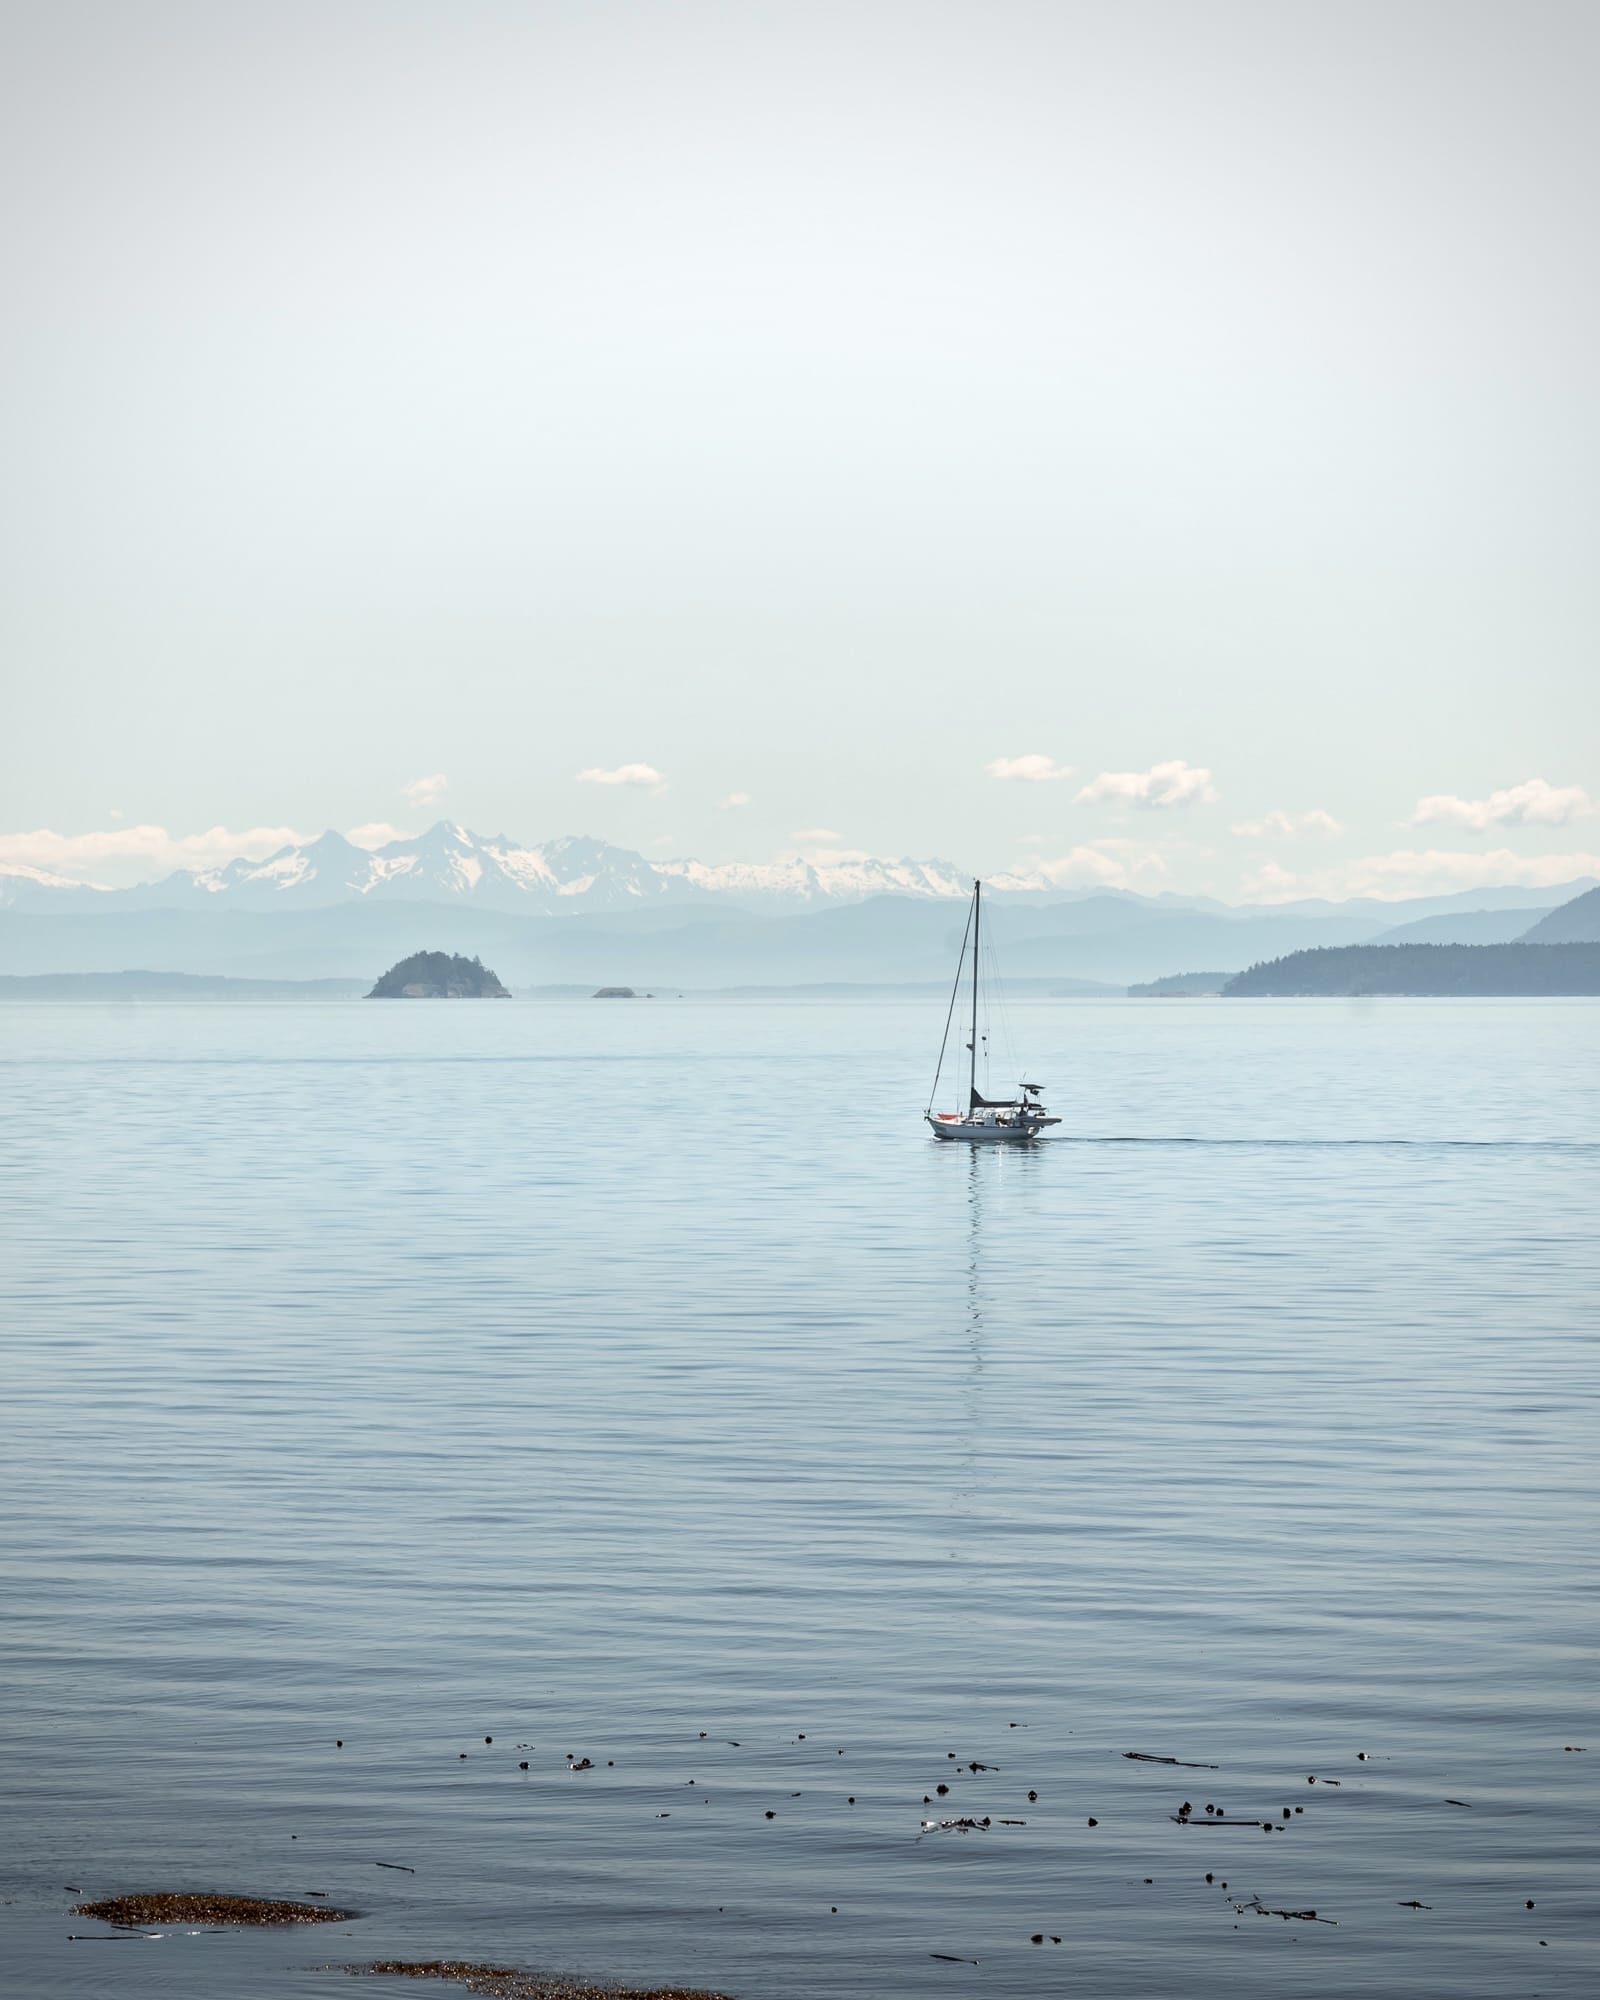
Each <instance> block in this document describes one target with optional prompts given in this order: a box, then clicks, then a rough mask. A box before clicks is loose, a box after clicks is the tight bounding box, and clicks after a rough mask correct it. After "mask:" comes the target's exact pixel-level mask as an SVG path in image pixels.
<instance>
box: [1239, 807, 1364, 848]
mask: <svg viewBox="0 0 1600 2000" xmlns="http://www.w3.org/2000/svg"><path fill="white" fill-rule="evenodd" d="M1232 831H1233V832H1234V833H1236V834H1238V836H1239V838H1240V839H1241V840H1298V839H1299V838H1300V837H1301V835H1302V834H1308V833H1320V834H1324V835H1326V837H1327V838H1328V839H1329V840H1332V839H1334V838H1335V837H1336V836H1337V835H1339V834H1341V833H1343V832H1344V828H1343V827H1342V826H1341V825H1340V824H1339V822H1338V821H1337V820H1336V819H1335V818H1334V816H1333V814H1332V813H1331V812H1324V811H1323V810H1322V808H1321V806H1313V807H1312V808H1311V810H1310V811H1309V812H1303V813H1287V812H1278V811H1276V810H1274V811H1272V812H1269V813H1265V814H1263V816H1262V817H1261V818H1260V819H1242V820H1240V822H1239V824H1238V825H1237V826H1236V827H1234V828H1233V829H1232Z"/></svg>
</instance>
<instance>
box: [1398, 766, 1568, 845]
mask: <svg viewBox="0 0 1600 2000" xmlns="http://www.w3.org/2000/svg"><path fill="white" fill-rule="evenodd" d="M1597 810H1600V807H1597V806H1596V804H1595V801H1594V800H1593V799H1592V798H1591V797H1590V796H1589V794H1588V793H1587V792H1586V791H1585V790H1584V788H1583V786H1582V785H1551V784H1547V783H1546V782H1545V780H1544V779H1543V778H1528V779H1526V780H1525V781H1524V782H1523V783H1522V784H1520V785H1508V786H1507V787H1506V789H1505V790H1504V791H1503V792H1491V793H1490V794H1489V796H1488V797H1487V798H1486V799H1458V798H1456V797H1455V796H1454V795H1453V794H1451V793H1449V792H1435V793H1434V794H1433V795H1432V796H1431V797H1429V798H1425V799H1418V800H1417V803H1416V808H1415V810H1414V811H1413V812H1412V815H1411V817H1410V819H1408V820H1407V821H1406V825H1407V826H1464V827H1467V828H1468V829H1470V831H1471V832H1473V833H1482V832H1484V831H1485V830H1486V829H1487V828H1489V827H1491V826H1565V825H1566V824H1567V822H1568V820H1574V819H1587V818H1588V817H1589V815H1590V814H1591V813H1593V812H1595V811H1597Z"/></svg>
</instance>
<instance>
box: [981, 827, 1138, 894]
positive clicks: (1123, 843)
mask: <svg viewBox="0 0 1600 2000" xmlns="http://www.w3.org/2000/svg"><path fill="white" fill-rule="evenodd" d="M1166 874H1167V863H1166V859H1165V856H1164V855H1163V853H1162V851H1161V847H1160V845H1158V844H1157V843H1155V842H1153V841H1145V840H1115V839H1106V840H1090V841H1083V842H1080V844H1079V845H1078V846H1076V847H1072V848H1069V849H1068V850H1067V852H1066V853H1065V854H1061V855H1058V856H1056V858H1055V859H1054V860H1049V861H1046V860H1030V861H1029V862H1028V864H1027V867H1026V868H1025V869H1020V870H1018V871H1017V872H1015V873H1014V874H1011V875H1008V876H1006V877H1004V878H1003V879H1002V881H1001V883H1000V886H1002V887H1006V888H1023V889H1026V888H1050V889H1066V888H1072V887H1082V886H1084V885H1094V884H1100V885H1101V886H1103V887H1105V888H1108V889H1133V888H1138V887H1147V886H1148V885H1149V884H1150V883H1152V882H1159V881H1162V880H1164V879H1165V877H1166Z"/></svg>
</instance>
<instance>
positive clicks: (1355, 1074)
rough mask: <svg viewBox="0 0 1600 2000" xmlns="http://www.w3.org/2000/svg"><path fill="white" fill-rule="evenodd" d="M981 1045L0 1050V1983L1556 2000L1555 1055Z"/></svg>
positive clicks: (1212, 1012)
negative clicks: (949, 1067) (257, 1915)
mask: <svg viewBox="0 0 1600 2000" xmlns="http://www.w3.org/2000/svg"><path fill="white" fill-rule="evenodd" d="M1013 1012H1014V1025H1015V1026H1016V1028H1017V1030H1018V1031H1019V1035H1020V1039H1021V1040H1022V1041H1023V1042H1024V1043H1025V1044H1026V1047H1027V1048H1028V1050H1029V1051H1030V1052H1031V1061H1032V1065H1033V1072H1034V1074H1036V1075H1038V1076H1042V1077H1043V1078H1044V1079H1045V1081H1046V1082H1047V1083H1048V1085H1049V1086H1050V1088H1049V1091H1048V1101H1049V1102H1050V1104H1051V1106H1052V1108H1053V1109H1055V1110H1057V1111H1060V1112H1062V1113H1063V1114H1064V1116H1065V1120H1066V1122H1065V1123H1064V1125H1063V1126H1062V1127H1061V1128H1060V1132H1061V1136H1059V1137H1057V1138H1055V1139H1053V1140H1052V1141H1050V1142H1048V1143H1045V1144H1041V1145H1039V1146H1037V1147H1035V1148H1033V1149H1031V1150H1028V1151H1025V1152H1020V1153H1010V1154H1007V1153H985V1152H977V1153H974V1152H972V1151H971V1150H969V1149H966V1148H960V1147H954V1146H951V1147H944V1146H940V1145H938V1144H936V1143H935V1142H934V1141H933V1140H932V1139H931V1137H930V1136H929V1135H928V1134H927V1133H926V1130H925V1128H924V1127H923V1126H922V1125H921V1124H920V1122H919V1117H918V1114H919V1112H920V1110H921V1106H922V1103H923V1099H924V1096H925V1093H926V1087H927V1080H928V1072H929V1071H930V1069H931V1067H932V1054H933V1044H934V1042H935V1041H936V1038H937V1034H938V1028H939V1025H940V1016H941V1014H942V1009H941V1008H940V1007H939V1006H938V1005H937V1004H936V1003H928V1004H925V1005H918V1006H907V1005H903V1004H900V1003H898V1002H896V1003H892V1004H891V1003H883V1004H872V1003H854V1004H833V1003H829V1004H826V1005H823V1004H789V1003H773V1004H754V1003H752V1004H739V1005H736V1004H731V1003H729V1004H717V1003H712V1002H700V1003H695V1002H689V1001H684V1002H671V1001H664V1000H663V1001H657V1002H654V1003H647V1004H638V1005H634V1006H626V1005H616V1006H595V1005H593V1004H590V1003H582V1004H572V1005H565V1004H548V1005H540V1004H533V1003H517V1004H511V1005H497V1006H464V1005H463V1006H453V1007H449V1006H447V1007H426V1006H419V1007H404V1006H396V1007H377V1006H373V1007H367V1006H361V1005H355V1004H346V1005H342V1006H341V1005H328V1006H311V1005H307V1006H304V1007H301V1006H281V1007H276V1006H275V1007H245V1006H226V1007H224V1006H214V1007H180V1006H162V1007H145V1008H134V1007H123V1008H117V1007H105V1008H101V1007H88V1006H85V1007H71V1008H69V1007H60V1008H53V1009H50V1008H42V1007H9V1008H6V1009H4V1010H0V1037H3V1041H0V1077H3V1087H4V1107H5V1108H4V1118H3V1121H0V1234H3V1249H4V1291H5V1312H4V1316H3V1320H0V1351H3V1365H4V1382H5V1402H4V1415H3V1425H4V1430H3V1435H0V1459H3V1469H0V1481H3V1489H4V1496H5V1521H6V1532H5V1535H4V1538H3V1548H0V1589H3V1593H4V1603H5V1636H4V1674H5V1688H4V1698H3V1701H0V1739H3V1740H0V1757H3V1769H4V1772H5V1778H6V1788H7V1791H8V1793H9V1803H8V1807H7V1810H6V1813H5V1815H4V1817H3V1820H0V1955H3V1959H4V1962H5V1963H6V1964H7V1966H8V1967H9V1969H10V1971H9V1977H10V1981H11V1985H10V1988H9V1990H14V1991H15V1992H17V1993H18V1994H22V1995H27V1996H29V2000H54V1996H63V1995H78V1994H105V1995H115V1996H130V2000H131V1997H132V1996H140V1995H162V1996H168V1995H170V1996H175V2000H188V1996H194V2000H217V1996H219V1995H223V1994H226V1995H227V1996H229V2000H258V1996H259V2000H269V1996H270V2000H280V1996H281V2000H332V1996H348V1994H349V1992H350V1990H351V1989H350V1987H349V1984H348V1981H347V1980H346V1979H345V1978H344V1977H343V1975H342V1974H341V1973H339V1972H338V1971H337V1970H336V1969H333V1968H336V1967H337V1966H338V1965H339V1964H340V1963H342V1962H347V1961H354V1960H359V1959H363V1958H371V1957H375V1956H406V1957H415V1958H422V1957H438V1956H466V1957H471V1958H475V1959H480V1960H494V1961H497V1962H499V1963H505V1964H512V1963H515V1964H522V1965H526V1966H529V1967H537V1968H567V1969H573V1970H579V1971H584V1972H587V1973H590V1974H593V1975H595V1976H597V1977H601V1978H605V1979H612V1980H621V1981H630V1982H635V1983H646V1982H658V1981H667V1980H670V1981H673V1982H681V1983H693V1984H697V1985H707V1986H714V1987H717V1988H719V1989H722V1990H724V1991H727V1992H730V1993H733V1994H737V1995H740V1996H742V2000H769V1996H770V2000H802V1996H804V2000H823V1997H824V1996H825V1997H826V2000H890V1996H900V1995H904V1996H911V1995H916V1996H918V2000H921V1996H924V1995H927V1994H937V1993H942V1992H948V1993H951V1994H960V1995H963V1996H965V1995H971V1994H984V1995H992V1996H996V2000H999V1996H1011V1995H1015V1996H1019V2000H1020V1996H1043V1995H1046V1994H1051V1995H1053V1994H1057V1993H1062V1992H1071V1993H1081V1994H1084V1995H1088V1996H1105V1997H1106V2000H1119V1997H1120V1996H1139V1997H1140V2000H1145V1996H1157V1995H1161V1996H1167V1995H1174V1994H1180V1993H1181V1994H1183V1995H1185V1996H1188V1997H1189V2000H1223V1996H1236V1995H1241V1994H1244V1995H1251V1996H1269V1995H1270V1996H1274V2000H1279V1996H1293V1997H1294V2000H1299V1996H1305V2000H1313V1996H1314V2000H1334V1996H1340V1997H1341V2000H1343V1997H1344V1996H1349V1995H1352V1994H1363V1995H1407V1996H1412V1995H1415V1996H1433V1995H1437V1996H1441V1997H1442V1996H1450V2000H1463V1996H1465V2000H1480V1996H1481V2000H1506V1996H1513V1995H1517V1996H1520V1995H1574V1996H1575V1995H1579V1994H1584V1995H1587V1994H1591V1993H1593V1992H1594V1991H1596V1990H1597V1989H1600V1950H1597V1946H1596V1935H1597V1927H1596V1916H1597V1903H1600V1883H1597V1878H1596V1868H1595V1859H1596V1853H1597V1850H1600V1825H1597V1818H1596V1812H1595V1807H1596V1791H1597V1780H1600V1717H1597V1714H1596V1705H1597V1696H1600V1673H1597V1671H1596V1656H1595V1653H1594V1651H1593V1645H1594V1640H1595V1637H1596V1620H1595V1588H1594V1586H1595V1551H1596V1548H1597V1546H1600V1521H1597V1511H1600V1510H1597V1507H1596V1480H1595V1472H1594V1466H1595V1455H1596V1440H1597V1426H1596V1416H1597V1406H1600V1368H1597V1351H1596V1329H1595V1297H1596V1286H1595V1277H1596V1270H1595V1254H1594V1244H1595V1218H1596V1216H1597V1214H1600V1034H1597V1028H1600V1007H1597V1005H1596V1003H1593V1002H1586V1001H1567V1002H1561V1001H1552V1002H1537V1001H1522V1002H1510V1001H1508V1002H1496V1001H1463V1002H1453V1003H1430V1002H1422V1001H1414V1002H1397V1001H1387V1002H1326V1003H1319V1002H1287V1001H1278V1002H1270V1001H1267V1002H1243V1001H1239V1002H1221V1001H1193V1002H1186V1003H1166V1004H1162V1003H1156V1002H1105V1003H1101V1002H1073V1003H1065V1002H1063V1003H1054V1004H1049V1005H1046V1004H1029V1005H1023V1006H1018V1007H1016V1008H1014V1010H1013ZM491 1737H492V1738H493V1741H492V1743H491V1742H489V1741H488V1740H486V1739H488V1738H491ZM341 1738H342V1739H343V1747H342V1748H338V1747H336V1743H337V1739H341ZM1567 1745H1586V1746H1588V1747H1587V1749H1586V1750H1582V1749H1568V1748H1566V1747H1564V1746H1567ZM1130 1750H1131V1751H1139V1752H1143V1753H1149V1754H1151V1755H1160V1756H1170V1757H1177V1758H1181V1759H1185V1760H1189V1761H1190V1762H1192V1763H1195V1764H1199V1765H1202V1766H1206V1767H1211V1766H1214V1767H1215V1768H1200V1769H1189V1768H1174V1767H1172V1766H1167V1765H1161V1764H1155V1763H1144V1762H1135V1761H1130V1760H1129V1759H1127V1758H1126V1757H1125V1756H1124V1755H1123V1753H1124V1752H1125V1751H1130ZM1362 1752H1365V1753H1367V1754H1366V1756H1365V1758H1363V1757H1362V1756H1361V1755H1360V1754H1359V1753H1362ZM568 1753H571V1754H572V1755H573V1756H574V1757H577V1758H583V1757H589V1758H591V1759H593V1760H594V1768H592V1769H590V1770H587V1771H583V1772H581V1773H576V1774H575V1773H573V1772H571V1771H569V1770H568V1769H567V1761H568ZM951 1753H953V1755H952V1754H951ZM524 1760H526V1761H527V1763H528V1766H529V1768H528V1770H527V1771H526V1772H523V1771H522V1770H521V1769H519V1765H520V1763H521V1762H522V1761H524ZM973 1763H977V1764H980V1765H984V1766H987V1767H989V1768H986V1769H981V1770H977V1771H973V1770H971V1769H969V1768H967V1767H968V1766H969V1765H970V1764H973ZM1312 1776H1315V1777H1316V1778H1317V1779H1318V1780H1319V1782H1318V1783H1317V1784H1315V1785H1312V1784H1308V1782H1307V1780H1308V1777H1312ZM940 1784H943V1785H948V1786H949V1791H948V1793H946V1794H944V1795H942V1796H941V1795H940V1794H939V1793H937V1792H936V1791H935V1789H934V1788H935V1786H936V1785H940ZM1035 1794H1036V1795H1037V1796H1034V1795H1035ZM925 1797H926V1798H928V1799H930V1800H932V1801H933V1803H932V1804H931V1805H928V1804H924V1799H925ZM1184 1800H1189V1801H1191V1802H1192V1803H1193V1804H1194V1806H1195V1808H1196V1816H1197V1817H1203V1816H1204V1815H1203V1812H1202V1810H1201V1809H1202V1808H1203V1806H1204V1805H1205V1804H1208V1803H1210V1804H1216V1805H1218V1806H1221V1807H1222V1808H1223V1809H1224V1812H1225V1814H1226V1816H1227V1818H1228V1819H1230V1820H1245V1819H1251V1820H1254V1821H1256V1822H1258V1824H1256V1825H1253V1826H1249V1827H1238V1828H1234V1827H1231V1826H1225V1827H1222V1828H1218V1827H1216V1826H1203V1827H1196V1826H1185V1825H1180V1824H1176V1823H1174V1820H1173V1819H1172V1817H1171V1815H1172V1814H1173V1813H1174V1812H1175V1811H1176V1809H1177V1807H1178V1805H1179V1803H1180V1802H1182V1801H1184ZM1286 1807H1287V1808H1288V1809H1289V1813H1290V1817H1289V1819H1288V1821H1287V1822H1285V1821H1284V1820H1283V1819H1282V1813H1283V1810H1284V1808H1286ZM1297 1808H1303V1809H1304V1810H1303V1811H1296V1809H1297ZM769 1815H770V1816H769ZM958 1816H970V1817H974V1818H979V1819H981V1818H982V1817H984V1816H988V1817H989V1819H990V1820H991V1822H993V1823H992V1824H991V1825H990V1826H989V1827H988V1828H987V1830H977V1831H972V1832H961V1831H958V1830H951V1831H935V1832H931V1833H925V1832H922V1831H921V1823H922V1822H923V1821H924V1820H925V1819H930V1818H940V1819H943V1818H954V1817H958ZM1263 1819H1270V1820H1273V1821H1276V1822H1277V1824H1278V1825H1279V1826H1280V1827H1281V1828H1282V1830H1281V1831H1277V1832H1273V1833H1264V1832H1262V1831H1261V1830H1260V1826H1259V1822H1260V1821H1261V1820H1263ZM1001 1821H1016V1822H1021V1824H1000V1822H1001ZM1091 1821H1097V1822H1098V1824H1091V1823H1090V1822H1091ZM378 1862H388V1863H392V1864H400V1866H397V1867H391V1868H379V1867H377V1866H376V1865H375V1864H376V1863H378ZM402 1867H403V1868H406V1869H410V1870H413V1871H414V1872H412V1873H405V1872H401V1868H402ZM1208 1871H1209V1873H1210V1874H1211V1876H1212V1877H1213V1878H1214V1879H1213V1880H1211V1881H1209V1882H1208V1880H1207V1874H1208ZM1224 1882H1226V1884H1227V1885H1228V1886H1227V1890H1226V1892H1224V1890H1223V1888H1222V1886H1221V1885H1222V1884H1223V1883H1224ZM67 1885H72V1888H71V1889H70V1890H69V1888H68V1886H67ZM200 1887H208V1888H214V1889H221V1890H229V1891H235V1892H240V1893H246V1894H262V1895H298V1894H303V1893H305V1892H309V1891H312V1890H320V1891H325V1892H327V1894H328V1895H329V1896H331V1897H332V1898H334V1899H335V1900H336V1901H338V1902H340V1903H344V1904H347V1905H349V1906H351V1907H353V1908H355V1909H357V1910H359V1911H361V1912H363V1913H364V1914H363V1915H362V1917H361V1918H360V1920H359V1921H357V1922H353V1923H350V1924H345V1925H339V1926H329V1927H327V1928H325V1929H319V1930H312V1931H294V1932H288V1933H275V1934H231V1935H221V1936H215V1935H203V1936H195V1937H188V1936H177V1937H171V1936H169V1937H164V1938H161V1939H157V1940H151V1941H145V1940H133V1941H129V1940H126V1939H113V1938H112V1936H111V1934H110V1933H108V1932H107V1931H106V1929H105V1927H104V1926H101V1925H98V1924H95V1923H93V1922H90V1921H87V1920H85V1919H82V1918H75V1917H72V1916H71V1915H70V1914H69V1909H70V1905H71V1904H72V1903H73V1902H75V1901H78V1900H80V1896H79V1894H78V1893H77V1892H78V1891H80V1890H81V1891H82V1892H83V1894H84V1895H103V1894H112V1893H117V1892H120V1891H125V1890H131V1889H137V1888H200ZM1252 1898H1259V1899H1260V1901H1261V1903H1262V1904H1264V1905H1265V1906H1267V1907H1268V1908H1269V1909H1275V1910H1277V1909H1283V1910H1294V1911H1309V1910H1311V1909H1315V1910H1316V1912H1317V1914H1318V1918H1319V1921H1317V1922H1311V1921H1308V1920H1305V1919H1303V1918H1298V1917H1297V1918H1292V1919H1285V1918H1282V1917H1279V1916H1264V1915H1261V1914H1258V1913H1257V1912H1256V1911H1255V1910H1254V1909H1253V1908H1250V1907H1246V1908H1244V1909H1242V1910H1241V1909H1240V1908H1238V1907H1237V1905H1240V1904H1244V1905H1247V1906H1248V1905H1249V1904H1250V1902H1251V1899H1252ZM1530 1900H1531V1901H1532V1902H1533V1903H1534V1905H1535V1907H1534V1908H1533V1909H1531V1910H1530V1909H1528V1908H1527V1907H1526V1904H1527V1903H1528V1902H1529V1901H1530ZM1413 1902H1417V1903H1421V1904H1424V1905H1426V1906H1427V1907H1426V1908H1424V1909H1415V1908H1410V1907H1406V1905H1408V1904H1410V1903H1413ZM1322 1920H1327V1921H1322ZM73 1934H77V1935H76V1937H74V1936H73ZM1034 1934H1040V1935H1042V1936H1043V1937H1044V1939H1045V1942H1044V1943H1043V1944H1042V1945H1035V1944H1032V1943H1030V1938H1031V1937H1032V1936H1033V1935H1034ZM1054 1937H1059V1938H1060V1940H1061V1942H1060V1943H1059V1944H1058V1943H1054V1942H1051V1939H1052V1938H1054ZM935 1953H940V1954H948V1956H947V1957H934V1956H932V1955H931V1954H935ZM962 1960H976V1961H977V1963H976V1964H975V1965H974V1964H969V1963H960V1962H957V1961H962ZM364 1990H371V1991H372V1992H374V1993H378V1992H381V1991H386V1990H394V1991H396V1992H397V1993H398V1992H411V1993H414V1992H415V1991H416V1990H417V1989H415V1988H394V1989H390V1988H387V1987H373V1988H371V1989H364ZM438 1990H439V1991H440V1992H441V1993H443V1992H446V1991H448V1990H449V1989H443V1988H441V1989H438Z"/></svg>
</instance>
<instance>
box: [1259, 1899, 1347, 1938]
mask: <svg viewBox="0 0 1600 2000" xmlns="http://www.w3.org/2000/svg"><path fill="white" fill-rule="evenodd" d="M1233 1907H1234V1908H1235V1909H1236V1910H1237V1911H1238V1912H1239V1914H1240V1916H1243V1915H1244V1914H1245V1912H1246V1911H1247V1910H1248V1911H1249V1912H1250V1914H1251V1915H1252V1916H1257V1917H1282V1918H1283V1920H1284V1922H1285V1923H1297V1924H1332V1925H1333V1926H1334V1928H1335V1929H1336V1930H1337V1928H1338V1921H1339V1920H1338V1918H1337V1917H1319V1916H1318V1915H1317V1913H1316V1911H1315V1910H1269V1909H1268V1908H1267V1906H1266V1904H1265V1903H1263V1902H1262V1900H1261V1898H1260V1897H1259V1896H1252V1897H1251V1898H1250V1900H1249V1902H1248V1903H1235V1904H1234V1906H1233Z"/></svg>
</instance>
